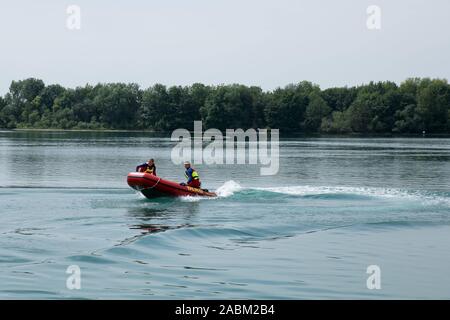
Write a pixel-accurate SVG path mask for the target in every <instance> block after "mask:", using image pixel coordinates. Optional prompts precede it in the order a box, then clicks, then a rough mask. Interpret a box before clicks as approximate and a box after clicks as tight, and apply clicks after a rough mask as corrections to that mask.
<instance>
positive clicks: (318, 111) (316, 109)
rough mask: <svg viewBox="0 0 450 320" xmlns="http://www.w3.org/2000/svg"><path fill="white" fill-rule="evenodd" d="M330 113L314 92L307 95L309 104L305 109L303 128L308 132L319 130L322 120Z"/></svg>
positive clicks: (326, 105)
mask: <svg viewBox="0 0 450 320" xmlns="http://www.w3.org/2000/svg"><path fill="white" fill-rule="evenodd" d="M330 113H331V108H330V107H329V106H328V104H327V103H326V101H325V100H324V99H323V98H322V97H321V96H320V94H319V93H318V92H316V91H314V92H312V93H311V94H310V95H309V104H308V106H307V107H306V112H305V121H304V128H305V130H306V131H309V132H317V131H318V130H319V129H320V126H321V123H322V119H323V118H325V117H326V116H328V115H329V114H330Z"/></svg>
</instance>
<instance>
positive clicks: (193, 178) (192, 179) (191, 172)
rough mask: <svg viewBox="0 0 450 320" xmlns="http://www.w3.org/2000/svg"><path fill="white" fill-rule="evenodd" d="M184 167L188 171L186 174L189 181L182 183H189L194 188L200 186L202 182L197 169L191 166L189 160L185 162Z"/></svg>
mask: <svg viewBox="0 0 450 320" xmlns="http://www.w3.org/2000/svg"><path fill="white" fill-rule="evenodd" d="M184 168H185V169H186V171H185V172H184V175H185V176H186V179H187V182H186V183H181V185H186V184H187V185H188V186H190V187H193V188H200V186H201V184H202V183H201V182H200V177H199V176H198V173H197V171H196V170H195V169H194V168H192V167H191V163H190V162H189V161H185V162H184Z"/></svg>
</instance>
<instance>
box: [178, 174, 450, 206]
mask: <svg viewBox="0 0 450 320" xmlns="http://www.w3.org/2000/svg"><path fill="white" fill-rule="evenodd" d="M216 193H217V195H218V197H217V198H210V199H208V200H212V199H221V198H229V197H244V198H246V199H248V197H252V198H253V197H267V196H272V197H276V195H277V194H278V195H284V196H294V197H302V198H318V199H324V200H325V199H328V200H352V199H354V200H364V199H368V200H370V199H374V200H377V199H378V200H403V201H414V202H420V203H422V204H424V205H441V206H442V205H443V206H447V207H449V206H450V194H443V193H436V192H430V191H419V190H402V189H396V188H376V187H348V186H309V185H304V186H283V187H260V188H254V187H244V186H242V185H240V184H239V183H238V182H236V181H233V180H229V181H226V182H225V183H224V184H223V185H222V186H220V187H219V188H217V190H216ZM203 199H205V198H199V197H184V198H183V200H184V201H189V202H194V201H200V200H203ZM205 200H206V199H205Z"/></svg>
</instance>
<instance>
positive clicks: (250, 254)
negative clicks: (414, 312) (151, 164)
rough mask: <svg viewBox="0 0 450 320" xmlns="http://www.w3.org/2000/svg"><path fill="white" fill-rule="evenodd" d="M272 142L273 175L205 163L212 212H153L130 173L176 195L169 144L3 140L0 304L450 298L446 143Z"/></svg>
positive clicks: (203, 205)
mask: <svg viewBox="0 0 450 320" xmlns="http://www.w3.org/2000/svg"><path fill="white" fill-rule="evenodd" d="M281 140H282V141H281V143H280V171H279V173H278V174H277V175H275V176H270V177H264V176H260V175H259V166H255V165H251V166H242V165H239V166H238V165H234V166H230V165H212V166H206V165H198V166H196V168H197V170H198V171H199V173H200V176H201V178H202V181H203V185H204V187H207V188H209V189H214V190H216V189H218V190H219V194H220V196H219V197H218V198H217V199H192V198H179V199H169V198H163V199H157V200H148V199H145V198H143V197H142V196H141V195H139V194H137V193H136V192H135V191H133V190H132V189H130V188H129V187H128V186H127V183H126V175H127V173H128V172H130V171H133V170H134V168H135V166H136V164H138V163H142V162H143V161H144V160H146V159H147V158H149V157H154V158H155V159H156V161H157V168H158V173H159V175H160V176H162V177H164V178H168V179H171V180H175V181H180V182H181V181H183V179H184V177H183V168H182V167H181V166H176V165H174V164H173V163H172V162H171V160H170V152H171V149H172V147H173V146H174V143H173V142H171V141H170V138H169V137H161V136H157V135H152V134H149V133H120V132H118V133H87V132H85V133H74V132H7V131H3V132H0V298H3V299H10V298H20V299H23V298H33V299H42V298H45V299H47V298H50V299H60V298H87V299H109V298H114V299H116V298H119V299H161V298H169V299H186V298H189V299H219V298H220V299H228V298H230V299H234V298H241V299H247V298H252V299H266V298H270V299H271V298H273V299H282V298H287V299H308V298H318V299H329V298H338V299H339V298H350V299H351V298H362V299H379V298H386V299H393V298H399V299H411V298H412V299H416V298H438V299H439V298H446V299H449V298H450V277H449V276H448V271H449V269H450V254H449V253H450V189H449V184H450V182H449V181H450V179H449V178H450V161H449V160H450V139H445V138H440V139H437V138H436V139H433V138H283V137H282V139H281ZM71 265H77V266H79V268H80V270H81V289H80V290H69V289H68V288H67V287H66V280H67V278H68V276H69V274H67V273H66V270H67V268H68V267H69V266H71ZM370 265H377V266H379V268H380V270H381V277H380V281H381V289H379V290H376V289H375V290H369V289H368V288H367V285H366V281H367V278H368V277H369V274H367V273H366V271H367V267H368V266H370Z"/></svg>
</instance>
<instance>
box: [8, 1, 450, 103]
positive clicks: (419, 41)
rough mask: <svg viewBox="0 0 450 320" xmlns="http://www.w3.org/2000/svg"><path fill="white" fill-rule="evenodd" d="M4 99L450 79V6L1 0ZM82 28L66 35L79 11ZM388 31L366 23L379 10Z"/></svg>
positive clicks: (419, 3)
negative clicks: (35, 84) (43, 89)
mask: <svg viewBox="0 0 450 320" xmlns="http://www.w3.org/2000/svg"><path fill="white" fill-rule="evenodd" d="M0 3H1V9H0V35H1V37H0V41H1V42H0V43H1V47H0V49H1V50H0V55H1V59H0V94H4V93H5V92H6V91H7V90H8V88H9V85H10V82H11V80H20V79H24V78H28V77H37V78H41V79H43V80H44V81H45V82H46V83H47V84H51V83H60V84H62V85H64V86H68V87H75V86H78V85H84V84H86V83H97V82H136V83H139V84H140V85H141V86H142V87H144V88H146V87H148V86H150V85H152V84H154V83H157V82H159V83H163V84H167V85H186V84H192V83H194V82H202V83H205V84H220V83H243V84H247V85H258V86H261V87H263V88H264V89H273V88H275V87H278V86H284V85H286V84H288V83H293V82H298V81H301V80H309V81H313V82H315V83H317V84H319V85H320V86H321V87H322V88H326V87H330V86H344V85H356V84H361V83H365V82H368V81H370V80H393V81H396V82H400V81H402V80H404V79H405V78H408V77H425V76H427V77H440V78H447V79H448V78H450V40H449V39H450V1H449V0H432V1H426V0H370V1H366V0H340V1H337V0H327V1H325V0H314V1H312V0H310V1H302V0H249V1H246V0H239V1H238V0H159V1H155V0H127V1H125V0H72V1H61V0H39V1H36V0H34V1H32V0H28V1H23V0H14V1H12V0H10V1H5V0H0ZM72 4H74V5H78V6H79V7H80V8H81V30H75V31H73V30H69V29H68V28H67V27H66V20H67V17H68V14H67V13H66V9H67V7H68V6H69V5H72ZM373 4H375V5H378V6H379V7H380V8H381V30H369V29H368V28H367V27H366V20H367V17H368V15H367V13H366V9H367V7H368V6H369V5H373Z"/></svg>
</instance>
